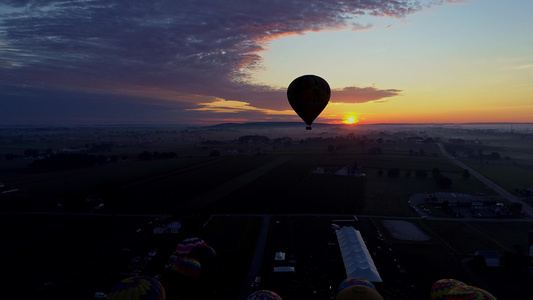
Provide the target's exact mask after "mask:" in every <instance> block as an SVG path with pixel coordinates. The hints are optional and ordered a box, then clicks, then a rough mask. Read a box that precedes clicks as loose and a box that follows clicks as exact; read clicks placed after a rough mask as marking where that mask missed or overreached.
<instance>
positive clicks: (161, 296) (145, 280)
mask: <svg viewBox="0 0 533 300" xmlns="http://www.w3.org/2000/svg"><path fill="white" fill-rule="evenodd" d="M107 299H111V300H165V289H164V288H163V286H162V285H161V283H159V281H157V280H155V279H154V278H152V277H148V276H137V277H129V278H126V279H123V280H121V281H120V282H119V283H117V284H116V285H114V286H113V287H112V288H111V291H110V292H109V294H108V296H107Z"/></svg>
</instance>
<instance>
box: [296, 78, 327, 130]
mask: <svg viewBox="0 0 533 300" xmlns="http://www.w3.org/2000/svg"><path fill="white" fill-rule="evenodd" d="M330 96H331V89H330V87H329V84H328V83H327V82H326V81H325V80H324V79H322V78H321V77H318V76H316V75H304V76H300V77H298V78H296V79H294V80H293V81H292V82H291V84H290V85H289V88H288V89H287V98H288V100H289V103H290V105H291V107H292V109H294V111H295V112H296V113H297V114H298V116H300V118H302V120H303V121H304V122H305V124H307V127H306V129H307V130H310V129H311V124H312V123H313V121H314V120H315V119H316V118H317V117H318V115H320V113H321V112H322V111H323V110H324V108H325V107H326V105H328V101H329V97H330Z"/></svg>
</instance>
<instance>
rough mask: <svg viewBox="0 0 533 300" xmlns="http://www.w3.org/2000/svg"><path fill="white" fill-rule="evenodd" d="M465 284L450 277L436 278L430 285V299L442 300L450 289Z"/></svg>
mask: <svg viewBox="0 0 533 300" xmlns="http://www.w3.org/2000/svg"><path fill="white" fill-rule="evenodd" d="M465 285H466V284H465V283H464V282H462V281H460V280H457V279H452V278H445V279H440V280H437V282H435V283H434V284H433V286H431V300H442V298H444V296H445V295H446V294H448V292H449V291H450V290H451V289H453V288H455V287H458V286H465Z"/></svg>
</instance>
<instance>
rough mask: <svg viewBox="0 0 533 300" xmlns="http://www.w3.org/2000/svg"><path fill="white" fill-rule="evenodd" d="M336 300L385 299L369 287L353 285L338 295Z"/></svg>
mask: <svg viewBox="0 0 533 300" xmlns="http://www.w3.org/2000/svg"><path fill="white" fill-rule="evenodd" d="M335 300H383V297H382V296H381V295H380V294H379V293H378V292H377V291H376V290H374V289H372V288H370V287H368V286H365V285H352V286H349V287H347V288H345V289H344V290H342V291H341V292H340V293H338V294H337V296H336V297H335Z"/></svg>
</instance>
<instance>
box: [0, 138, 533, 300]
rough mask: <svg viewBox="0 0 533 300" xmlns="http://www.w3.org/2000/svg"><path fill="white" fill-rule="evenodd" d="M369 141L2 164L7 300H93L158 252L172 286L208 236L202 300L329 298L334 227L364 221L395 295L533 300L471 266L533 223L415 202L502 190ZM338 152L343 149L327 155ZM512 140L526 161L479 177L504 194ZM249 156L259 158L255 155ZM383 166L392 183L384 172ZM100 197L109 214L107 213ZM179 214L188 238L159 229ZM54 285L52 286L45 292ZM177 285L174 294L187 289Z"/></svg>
mask: <svg viewBox="0 0 533 300" xmlns="http://www.w3.org/2000/svg"><path fill="white" fill-rule="evenodd" d="M161 135H162V136H166V135H167V134H166V133H161ZM379 135H380V134H379V133H376V137H378V136H379ZM389 138H390V136H389ZM110 139H111V138H110ZM366 139H367V142H366V143H365V144H364V147H363V146H361V144H358V142H357V140H356V141H350V140H346V139H334V138H328V139H322V140H320V139H319V140H316V141H313V142H309V141H308V142H306V143H297V142H294V143H293V144H292V145H281V146H280V145H278V146H275V147H273V146H272V145H252V146H246V145H244V146H243V145H238V148H239V149H240V150H238V151H237V153H238V154H234V152H232V154H229V153H230V152H224V151H223V150H222V149H223V148H224V149H228V151H229V150H230V149H231V148H232V146H231V143H230V142H229V141H227V142H226V143H225V145H224V147H222V146H218V148H216V149H219V150H220V151H221V155H219V156H211V155H210V153H211V152H212V150H213V149H214V148H210V147H211V146H210V147H198V146H193V145H192V144H180V146H179V147H178V146H176V145H174V146H173V144H172V142H171V141H170V139H165V138H162V139H160V140H158V141H159V142H158V143H157V145H159V146H157V145H156V144H151V145H149V146H147V147H148V149H163V150H159V151H169V150H171V149H176V150H177V151H178V150H179V151H178V153H180V155H178V157H176V158H173V159H166V160H150V161H139V160H137V159H136V158H135V159H132V158H130V159H125V160H120V161H118V162H114V163H106V164H101V165H96V166H91V167H87V168H80V169H72V170H62V171H54V172H40V173H39V172H28V170H27V169H26V167H25V162H24V160H23V159H18V160H14V161H7V160H4V159H2V160H0V176H1V177H0V181H2V183H4V184H5V188H4V190H8V189H18V191H17V192H14V193H7V194H0V201H2V207H3V209H2V214H1V218H0V226H1V228H2V229H1V231H0V232H1V236H2V238H3V245H4V247H3V248H2V251H1V254H2V257H4V259H5V260H6V261H7V273H8V274H11V275H10V276H9V279H8V284H9V286H11V287H12V288H11V289H10V291H8V293H12V298H15V299H91V298H93V295H94V292H97V291H101V292H108V291H109V290H110V288H111V287H112V286H113V285H114V284H115V283H116V282H118V281H119V280H120V279H122V278H125V277H128V276H129V273H130V272H131V271H132V270H131V269H129V267H128V266H129V265H130V264H131V260H132V258H134V257H135V256H140V257H141V258H142V257H145V256H146V255H147V253H148V252H149V250H150V249H154V248H156V249H158V252H157V255H156V256H154V257H153V258H152V259H151V261H150V262H149V263H148V264H147V265H146V266H145V267H144V268H143V269H142V270H141V273H142V274H144V275H148V276H155V275H157V274H161V275H163V279H162V283H163V285H165V284H166V285H170V284H171V283H169V282H168V280H167V279H165V271H164V266H165V263H166V261H167V259H168V258H169V257H170V256H171V255H172V252H173V251H174V249H175V247H176V246H177V244H178V242H179V241H181V240H182V239H183V238H186V237H191V236H197V237H200V238H202V239H204V240H205V241H206V242H207V243H208V244H209V245H210V246H212V247H213V248H214V249H215V250H216V251H217V255H218V256H217V260H216V262H215V263H214V265H212V266H210V267H209V268H208V269H206V270H205V272H204V273H202V277H201V279H200V282H199V283H198V284H197V285H196V286H194V288H195V289H196V290H195V291H196V292H195V293H194V295H193V296H191V299H211V298H213V297H215V296H216V297H217V298H221V299H240V298H239V297H242V296H243V293H246V292H248V291H252V290H253V289H257V288H265V289H271V290H274V291H276V292H278V293H279V294H280V295H281V296H282V297H283V299H330V297H331V296H334V295H335V293H336V289H337V286H338V284H339V283H340V281H342V280H343V279H344V278H345V276H346V274H345V271H344V266H343V261H342V257H341V253H340V250H339V247H338V244H337V240H336V237H335V233H334V230H332V229H331V228H330V225H331V223H333V222H335V221H334V220H339V219H342V220H348V219H352V220H353V215H354V214H355V215H357V216H358V219H359V221H357V222H346V223H345V224H346V225H349V226H354V227H355V228H356V229H358V230H360V232H361V234H362V236H363V237H364V238H365V240H366V243H367V247H368V248H369V251H370V253H371V254H372V257H373V259H374V261H375V263H376V265H377V267H378V270H379V271H380V275H381V277H382V279H383V281H384V282H383V283H377V284H376V287H377V288H378V291H379V292H380V293H381V294H382V295H383V296H384V297H385V298H386V299H422V300H423V299H429V289H430V287H431V285H432V283H433V282H435V281H436V280H438V279H441V278H449V277H451V278H456V279H459V280H462V281H464V282H467V283H470V284H472V285H476V286H480V287H483V288H486V289H487V290H489V291H491V292H493V293H494V294H495V295H496V296H497V297H498V299H500V300H502V299H503V300H505V299H516V298H519V297H522V298H524V297H525V298H527V295H529V294H528V293H526V291H525V289H524V288H523V287H524V286H527V285H528V284H531V283H533V278H532V277H531V276H530V275H526V273H517V272H516V271H511V270H508V269H505V270H504V269H498V270H494V269H487V270H473V269H472V268H471V267H470V266H469V264H468V260H469V259H471V258H472V257H473V253H474V252H475V251H477V250H496V251H499V252H500V253H509V252H512V251H514V249H515V246H516V245H520V246H522V247H524V248H525V247H526V246H527V233H528V230H533V226H532V223H531V222H530V221H528V219H526V220H524V221H523V222H514V221H513V220H511V221H509V222H497V221H491V222H477V220H456V221H455V220H448V221H439V220H436V219H432V220H420V218H419V216H418V214H416V213H415V212H414V211H413V210H412V209H411V208H410V207H409V204H408V202H407V201H408V199H409V195H411V194H414V193H424V192H437V191H443V192H461V193H484V194H487V195H489V196H492V195H495V193H494V192H493V191H491V190H490V189H488V188H487V187H486V186H485V185H483V184H482V183H481V182H479V181H478V180H476V179H475V178H468V179H466V178H463V177H462V169H461V168H459V167H457V166H456V165H454V164H451V163H450V162H449V161H448V160H447V159H445V157H444V156H443V155H442V154H441V153H440V152H439V150H438V148H437V147H436V145H435V144H431V143H430V144H419V143H414V142H407V141H405V140H403V141H401V142H392V141H390V142H379V143H378V142H376V141H375V140H374V141H373V142H370V134H368V136H367V137H366ZM126 140H127V139H126ZM204 140H205V138H204ZM165 141H168V142H165ZM493 143H494V142H493ZM332 144H334V145H336V149H335V151H331V148H330V147H329V146H330V145H332ZM476 145H477V144H476ZM512 145H513V147H515V148H514V149H515V150H514V151H516V153H521V155H523V157H522V158H521V159H520V160H519V161H518V162H519V164H517V165H516V166H515V165H506V166H501V165H492V164H486V165H485V166H483V167H479V168H477V169H479V170H480V171H486V172H487V174H488V175H490V176H491V178H493V180H495V181H498V178H502V185H503V186H506V185H509V184H508V183H506V182H509V181H505V180H503V178H507V177H505V176H503V175H501V174H500V173H499V171H501V170H505V172H507V173H508V174H509V176H510V177H511V178H512V176H517V178H518V177H520V178H523V177H527V176H529V174H530V172H529V169H528V168H527V166H526V165H524V164H525V162H527V155H526V154H524V153H527V150H526V149H525V148H517V147H518V146H517V143H513V144H512ZM48 146H50V147H52V146H53V143H52V142H50V144H49V145H48ZM10 147H12V148H9V150H10V151H11V150H13V151H15V150H16V149H15V148H13V146H10ZM158 147H160V148H158ZM373 147H380V148H381V150H382V154H380V155H373V154H369V153H368V149H369V148H373ZM491 147H496V146H495V145H492V146H491ZM248 148H250V149H254V150H253V151H252V152H247V151H248V150H246V149H248ZM6 149H7V148H6ZM134 149H136V150H134ZM142 149H146V148H143V147H142V146H138V145H137V146H131V148H128V149H127V150H128V153H130V154H129V155H130V157H131V156H132V155H133V153H135V152H136V151H137V150H139V151H142ZM257 149H261V151H257ZM490 149H491V150H493V149H496V148H490ZM516 149H519V150H516ZM412 150H414V152H417V153H418V152H423V153H424V155H420V154H417V155H415V154H413V151H412ZM113 151H114V152H116V151H119V150H113ZM506 151H507V152H505V153H514V152H512V149H511V150H506ZM239 152H240V153H239ZM502 153H504V152H503V151H502ZM464 160H465V161H468V159H466V158H465V159H464ZM475 162H476V160H472V164H475ZM355 163H357V164H359V165H360V166H361V167H362V172H364V173H365V174H366V176H365V177H356V176H336V175H332V174H314V173H313V171H314V170H316V169H317V168H318V167H326V168H330V169H335V168H340V167H343V166H346V165H352V164H355ZM392 168H395V169H398V170H399V172H400V176H399V177H388V176H387V170H389V169H392ZM434 168H438V169H439V170H440V171H441V172H442V174H444V175H446V176H448V177H450V178H452V180H453V185H452V187H451V188H442V187H439V186H438V185H437V184H436V183H435V181H434V180H433V178H431V172H432V169H434ZM380 170H382V171H383V172H384V175H381V176H380V175H378V171H380ZM417 170H423V171H426V172H427V173H428V174H430V175H429V177H428V178H425V179H421V178H416V177H415V176H414V175H412V174H414V172H415V171H417ZM406 174H411V175H410V176H407V175H406ZM491 174H493V175H491ZM515 174H516V175H515ZM520 182H525V180H523V179H521V181H520ZM521 184H525V183H521ZM509 186H510V187H511V185H509ZM512 188H520V189H522V188H525V186H516V187H512ZM526 200H527V199H526ZM99 203H104V204H105V206H104V207H103V208H101V209H95V206H96V205H98V204H99ZM58 204H60V205H58ZM171 219H173V220H179V221H181V222H182V225H183V227H182V229H181V231H180V233H179V234H174V235H159V236H158V235H154V234H153V233H152V228H153V227H154V226H155V225H156V224H157V223H160V222H162V221H164V220H171ZM386 219H401V220H405V221H408V222H412V223H413V224H415V225H416V226H417V227H418V228H420V229H421V230H423V231H424V232H425V233H426V234H428V235H429V236H430V237H431V239H430V240H429V241H404V240H398V239H395V238H394V237H393V236H392V235H390V234H389V233H388V231H387V230H386V229H385V227H384V226H383V225H382V223H381V222H382V221H383V220H386ZM265 221H269V223H268V224H269V227H268V229H269V230H268V231H267V236H266V246H265V247H264V255H263V258H262V260H261V262H262V263H261V268H260V270H259V271H258V274H251V275H252V276H253V277H254V278H255V277H256V276H258V277H261V281H260V283H259V284H258V285H256V286H255V287H251V286H249V285H250V282H249V281H248V280H249V277H248V276H250V274H249V269H250V265H251V264H252V263H253V257H254V253H255V251H256V244H257V243H258V241H259V239H260V238H261V232H262V226H263V224H266V223H265ZM341 223H342V222H341ZM381 236H382V238H381ZM277 251H283V252H286V253H287V256H290V257H292V258H293V260H294V261H296V262H295V263H294V265H295V269H296V273H295V274H274V273H273V272H272V268H273V267H274V264H275V262H274V260H273V258H274V255H275V253H276V252H277ZM285 275H286V276H285ZM495 278H499V279H498V280H496V279H495ZM47 282H52V283H53V284H49V285H48V286H45V285H44V284H45V283H47ZM168 289H169V297H171V298H170V299H172V298H173V297H172V296H173V294H172V293H174V294H175V293H176V291H175V290H173V289H172V287H169V288H168ZM509 290H512V292H509ZM525 298H524V299H525Z"/></svg>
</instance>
